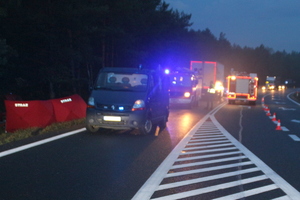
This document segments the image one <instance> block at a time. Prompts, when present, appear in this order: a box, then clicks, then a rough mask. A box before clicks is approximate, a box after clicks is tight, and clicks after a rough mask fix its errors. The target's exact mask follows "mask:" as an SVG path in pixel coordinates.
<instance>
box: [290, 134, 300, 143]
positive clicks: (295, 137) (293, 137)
mask: <svg viewBox="0 0 300 200" xmlns="http://www.w3.org/2000/svg"><path fill="white" fill-rule="evenodd" d="M289 136H290V138H292V139H293V140H294V141H296V142H299V141H300V138H299V137H298V136H297V135H289Z"/></svg>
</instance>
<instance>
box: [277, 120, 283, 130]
mask: <svg viewBox="0 0 300 200" xmlns="http://www.w3.org/2000/svg"><path fill="white" fill-rule="evenodd" d="M275 130H277V131H281V130H282V129H281V125H280V119H279V120H278V121H277V127H276V129H275Z"/></svg>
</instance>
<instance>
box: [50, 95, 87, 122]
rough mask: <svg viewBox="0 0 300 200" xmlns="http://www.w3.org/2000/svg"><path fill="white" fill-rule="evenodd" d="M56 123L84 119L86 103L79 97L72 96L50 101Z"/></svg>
mask: <svg viewBox="0 0 300 200" xmlns="http://www.w3.org/2000/svg"><path fill="white" fill-rule="evenodd" d="M51 102H52V105H53V108H54V115H55V120H56V122H65V121H70V120H74V119H80V118H84V117H85V115H86V113H85V112H86V103H85V102H84V101H83V99H82V98H81V97H80V96H79V95H76V94H75V95H72V96H69V97H64V98H61V99H52V100H51Z"/></svg>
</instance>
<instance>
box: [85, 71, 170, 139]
mask: <svg viewBox="0 0 300 200" xmlns="http://www.w3.org/2000/svg"><path fill="white" fill-rule="evenodd" d="M166 79H167V76H164V75H163V73H160V71H153V70H147V69H135V68H112V67H106V68H102V69H101V70H100V72H99V75H98V77H97V80H96V83H95V85H94V87H93V89H92V92H91V95H90V97H89V100H88V107H87V110H86V128H87V130H88V131H89V132H97V131H98V130H99V129H100V128H106V129H115V130H126V129H138V130H139V132H140V133H141V134H149V133H154V132H155V130H156V127H157V126H159V127H160V130H162V129H164V128H165V127H166V123H167V121H168V117H169V92H168V80H166Z"/></svg>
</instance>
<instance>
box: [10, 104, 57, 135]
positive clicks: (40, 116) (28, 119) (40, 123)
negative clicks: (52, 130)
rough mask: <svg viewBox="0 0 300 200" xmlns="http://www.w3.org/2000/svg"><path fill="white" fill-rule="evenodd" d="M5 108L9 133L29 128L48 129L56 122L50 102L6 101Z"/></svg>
mask: <svg viewBox="0 0 300 200" xmlns="http://www.w3.org/2000/svg"><path fill="white" fill-rule="evenodd" d="M5 107H6V131H8V132H13V131H15V130H18V129H25V128H29V127H46V126H47V125H49V124H51V123H53V122H55V118H54V115H53V105H52V103H51V102H50V101H9V100H5Z"/></svg>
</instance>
